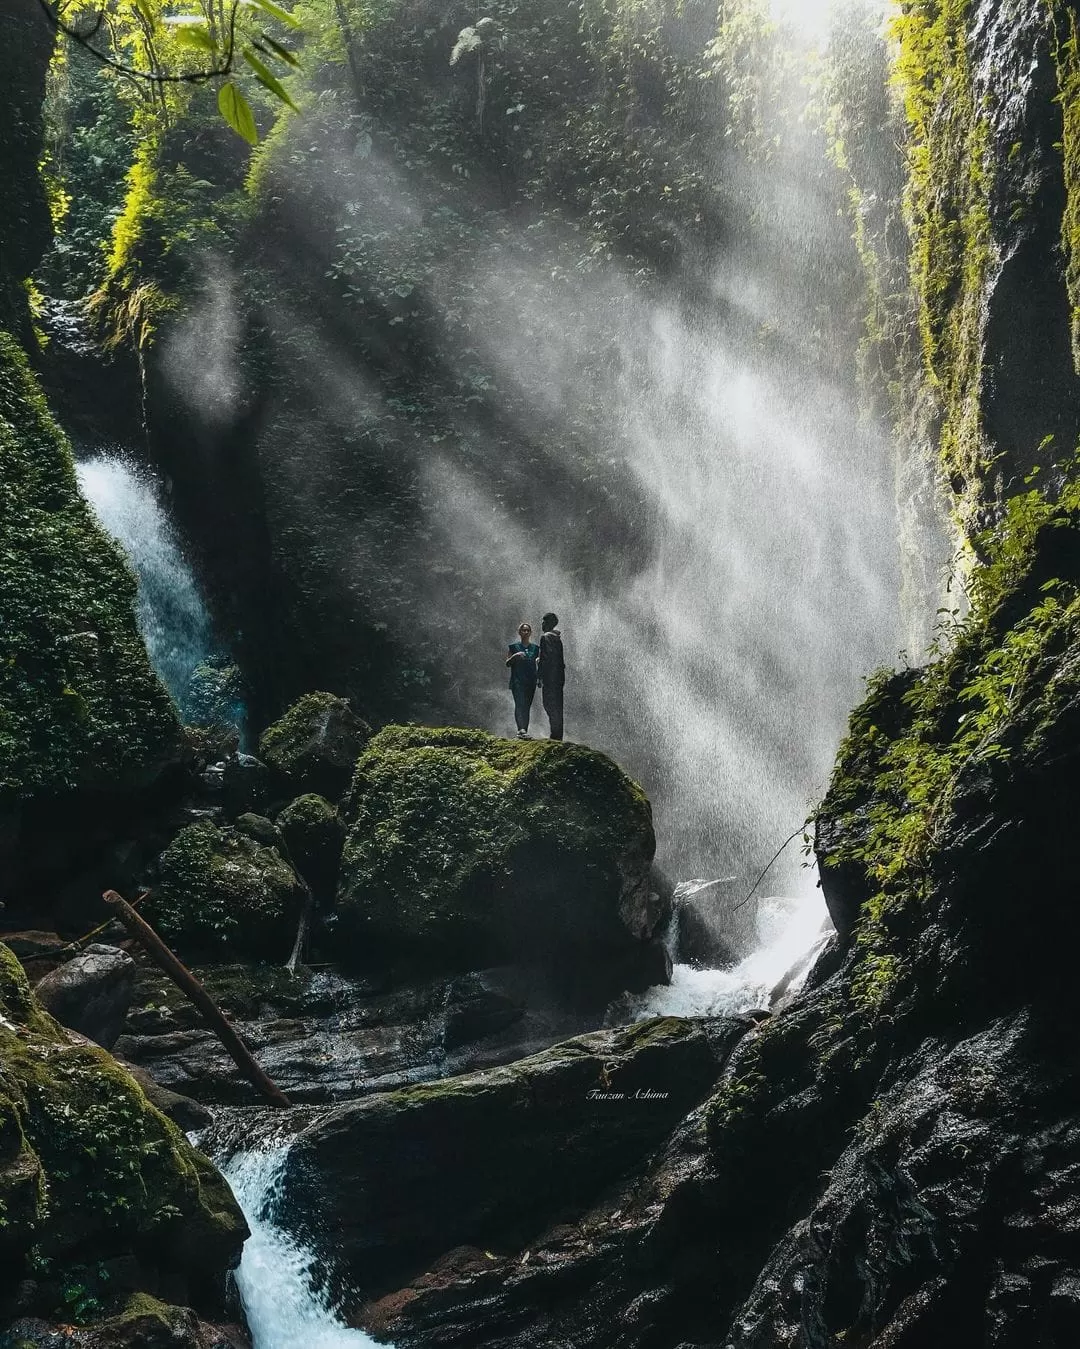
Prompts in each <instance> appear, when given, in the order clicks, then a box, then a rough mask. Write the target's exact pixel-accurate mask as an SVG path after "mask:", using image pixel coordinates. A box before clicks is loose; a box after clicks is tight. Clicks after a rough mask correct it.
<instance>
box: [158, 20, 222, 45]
mask: <svg viewBox="0 0 1080 1349" xmlns="http://www.w3.org/2000/svg"><path fill="white" fill-rule="evenodd" d="M164 22H165V23H167V24H168V25H169V30H170V32H171V33H172V35H173V37H174V38H175V39H176V41H177V42H178V43H179V44H180V46H181V47H193V48H194V49H195V50H196V51H202V52H216V51H217V43H216V42H215V41H214V38H213V35H212V34H211V32H210V29H209V28H208V27H207V26H206V23H205V21H204V20H202V19H200V18H199V17H198V16H197V15H195V14H169V15H166V17H165V19H164Z"/></svg>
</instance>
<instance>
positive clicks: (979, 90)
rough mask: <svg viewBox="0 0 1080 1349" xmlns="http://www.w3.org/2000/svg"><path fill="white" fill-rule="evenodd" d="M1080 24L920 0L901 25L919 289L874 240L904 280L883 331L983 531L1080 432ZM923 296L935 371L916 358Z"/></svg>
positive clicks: (1045, 8)
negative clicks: (1079, 340)
mask: <svg viewBox="0 0 1080 1349" xmlns="http://www.w3.org/2000/svg"><path fill="white" fill-rule="evenodd" d="M999 10H1000V12H998V11H999ZM1075 25H1076V19H1075V15H1074V13H1073V11H1072V8H1071V6H1070V5H1069V4H1067V3H1065V2H1064V0H1017V2H1016V3H1012V4H1010V5H1008V6H1007V7H999V6H994V5H990V4H986V3H975V0H942V2H940V3H939V0H907V3H905V4H904V5H903V6H902V7H901V12H900V13H899V14H898V15H897V16H896V17H895V18H894V19H893V20H892V24H891V41H892V44H893V70H892V82H893V86H894V89H895V90H896V92H897V95H898V97H899V100H900V103H901V108H902V110H901V119H900V120H901V122H902V127H901V129H900V131H901V134H902V135H903V137H904V140H905V142H906V143H905V145H904V151H905V158H906V166H907V169H906V182H905V184H904V186H903V189H902V194H901V195H902V201H903V212H904V216H905V219H906V223H907V227H908V232H909V242H908V247H907V253H908V259H909V276H910V297H908V296H903V295H902V294H899V293H898V292H897V289H896V276H895V272H894V271H890V263H889V257H890V254H892V255H893V256H895V255H896V253H897V248H896V243H895V240H893V241H891V242H890V240H889V239H888V238H887V237H885V235H884V234H882V235H881V236H880V237H879V238H877V239H876V240H874V239H870V240H867V248H866V251H865V256H866V257H867V259H868V261H869V262H870V273H871V277H872V278H873V280H874V284H875V285H877V286H879V287H880V286H882V285H884V286H886V287H889V288H891V292H892V293H891V295H889V296H888V298H886V299H885V300H884V301H883V302H879V303H878V304H877V309H876V318H875V326H874V331H873V332H872V334H871V337H872V339H873V341H874V342H875V343H876V344H877V346H878V349H879V351H881V352H885V351H889V352H890V353H891V354H890V355H889V356H886V357H885V360H886V363H888V362H889V361H892V363H893V379H894V381H895V382H894V387H893V407H894V412H895V414H896V416H897V417H898V419H900V420H901V421H902V422H909V421H910V417H911V410H912V408H913V407H914V406H917V405H920V404H921V403H922V402H923V400H924V396H925V395H928V396H929V399H930V402H931V405H932V413H931V416H930V418H929V419H928V421H929V423H930V426H929V436H930V439H931V440H932V441H933V442H934V444H935V445H936V447H937V449H938V452H939V464H940V467H941V469H942V472H943V476H944V477H945V478H946V479H947V480H948V482H949V484H950V485H951V487H952V490H953V493H954V494H955V499H956V510H957V516H958V519H959V522H960V524H961V526H962V527H963V528H964V529H965V530H967V531H968V532H977V531H978V530H979V529H980V528H981V527H982V526H983V525H984V524H985V522H986V520H987V519H988V518H989V517H988V515H987V513H986V509H985V508H986V507H988V506H989V507H991V508H993V507H995V506H996V505H998V504H1000V502H1001V501H1002V500H1003V499H1005V498H1006V497H1007V496H1008V495H1010V494H1011V493H1012V492H1015V491H1016V490H1018V488H1019V487H1020V485H1021V479H1022V478H1023V477H1024V476H1025V475H1026V474H1027V473H1028V472H1029V471H1030V470H1031V468H1032V467H1033V466H1035V465H1036V464H1041V465H1044V466H1045V465H1049V464H1051V463H1054V462H1055V461H1059V460H1061V459H1062V458H1067V457H1068V456H1069V455H1070V454H1071V453H1072V450H1073V449H1074V447H1075V445H1076V442H1077V438H1078V436H1080V380H1078V378H1077V371H1078V367H1077V344H1076V341H1075V333H1076V330H1077V320H1076V314H1077V312H1078V311H1077V298H1078V294H1080V291H1078V286H1077V275H1078V273H1077V263H1076V257H1077V241H1078V236H1077V229H1076V220H1077V214H1078V210H1080V205H1078V203H1080V198H1078V195H1077V194H1078V192H1080V172H1078V169H1077V150H1078V144H1077V129H1076V98H1075V94H1076V81H1077V56H1076V36H1075ZM848 129H849V130H851V128H850V126H849V128H848ZM856 130H857V129H856ZM860 174H861V175H862V176H863V178H864V183H865V186H866V187H867V188H868V189H869V199H870V200H874V189H876V188H877V187H879V184H877V183H871V182H869V181H868V170H867V167H866V165H863V167H862V169H861V170H860V169H858V168H856V171H855V177H856V180H858V179H859V177H860ZM876 208H877V204H875V209H876ZM871 290H872V292H873V291H874V285H872V287H871ZM909 298H910V300H912V301H913V308H914V318H915V322H916V325H917V329H918V342H919V355H920V358H921V359H920V365H921V370H920V369H919V368H918V367H916V366H915V365H914V364H913V363H912V362H911V361H910V360H908V359H907V357H906V355H905V353H906V351H907V328H908V324H909V321H910V318H911V316H912V307H911V305H909V303H908V300H909ZM1070 332H1071V333H1072V336H1071V335H1070Z"/></svg>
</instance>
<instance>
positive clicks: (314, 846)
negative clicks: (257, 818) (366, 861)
mask: <svg viewBox="0 0 1080 1349" xmlns="http://www.w3.org/2000/svg"><path fill="white" fill-rule="evenodd" d="M277 827H278V828H279V829H280V830H281V833H282V834H283V835H284V838H285V846H286V847H287V848H288V850H289V857H290V859H291V861H292V864H293V866H295V867H296V869H297V870H298V871H299V872H300V874H301V876H303V878H304V880H306V881H307V883H308V885H310V886H311V890H312V893H313V894H314V895H315V897H316V899H317V900H319V901H320V902H325V903H330V902H332V901H333V898H334V894H335V892H336V890H337V882H338V872H339V870H340V867H341V850H342V847H343V846H344V843H345V826H344V824H343V823H342V821H341V817H340V816H339V814H338V812H337V809H336V808H335V807H334V806H332V805H331V804H330V802H329V801H327V799H326V798H325V797H324V796H315V795H314V794H313V793H310V792H309V793H308V794H307V795H306V796H298V797H297V798H296V800H295V801H290V802H289V804H288V805H287V806H286V807H285V809H284V810H283V811H282V812H281V813H280V814H279V815H278V817H277Z"/></svg>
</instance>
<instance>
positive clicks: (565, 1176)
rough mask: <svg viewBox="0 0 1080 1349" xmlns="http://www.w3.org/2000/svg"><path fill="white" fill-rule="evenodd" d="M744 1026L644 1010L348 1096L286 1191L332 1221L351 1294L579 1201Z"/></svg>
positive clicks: (303, 1216) (314, 1223)
mask: <svg viewBox="0 0 1080 1349" xmlns="http://www.w3.org/2000/svg"><path fill="white" fill-rule="evenodd" d="M745 1030H746V1025H745V1024H744V1023H742V1022H725V1023H717V1026H716V1027H714V1028H708V1027H707V1026H706V1025H705V1024H704V1023H701V1022H695V1021H684V1020H679V1019H676V1018H666V1019H659V1020H653V1021H645V1022H641V1023H639V1024H638V1025H636V1026H630V1027H623V1028H621V1029H618V1030H609V1031H600V1032H597V1033H595V1034H592V1035H585V1036H580V1037H578V1038H577V1039H574V1040H569V1041H566V1042H565V1043H563V1044H560V1045H556V1046H555V1047H554V1048H552V1049H549V1050H546V1051H544V1052H543V1053H541V1054H538V1055H535V1056H534V1057H532V1058H527V1059H522V1060H519V1061H518V1062H516V1063H513V1064H509V1065H507V1066H505V1067H500V1068H493V1069H488V1070H487V1071H484V1072H479V1073H472V1074H467V1075H465V1076H463V1077H457V1078H449V1079H445V1080H443V1081H438V1082H432V1083H426V1084H422V1085H417V1086H412V1087H406V1088H404V1089H403V1090H401V1091H395V1092H389V1093H387V1094H385V1095H381V1096H372V1097H368V1098H367V1099H366V1100H362V1101H358V1102H354V1103H352V1104H350V1105H347V1106H344V1107H341V1108H339V1109H337V1110H335V1111H333V1112H332V1113H330V1114H328V1115H326V1116H325V1117H324V1118H322V1119H319V1120H318V1121H316V1122H315V1123H313V1124H311V1125H310V1126H309V1127H308V1128H306V1129H304V1130H302V1131H301V1133H300V1134H299V1135H298V1136H297V1138H296V1141H295V1142H294V1144H293V1147H292V1149H291V1151H290V1154H289V1163H288V1168H287V1171H286V1175H285V1190H284V1196H283V1202H284V1204H285V1205H286V1206H287V1208H288V1210H289V1211H290V1213H291V1214H293V1215H294V1218H295V1221H296V1222H297V1223H298V1225H299V1227H300V1229H301V1230H303V1231H305V1232H307V1233H308V1234H309V1235H310V1236H311V1237H312V1238H313V1239H316V1238H318V1237H319V1236H320V1235H323V1234H325V1235H326V1236H329V1234H332V1238H331V1240H332V1247H333V1250H334V1252H335V1255H336V1256H337V1257H338V1259H339V1261H340V1264H339V1267H338V1269H337V1270H336V1273H337V1274H338V1275H339V1276H340V1278H341V1285H342V1289H343V1290H347V1291H345V1293H344V1296H345V1299H346V1302H347V1303H348V1304H349V1305H356V1304H355V1302H354V1301H353V1300H355V1299H357V1298H361V1299H362V1298H363V1297H365V1296H372V1295H374V1296H378V1295H380V1294H381V1293H385V1292H387V1291H389V1290H390V1289H391V1288H394V1287H397V1286H400V1284H401V1283H402V1282H404V1281H405V1279H407V1278H409V1277H411V1276H412V1275H413V1274H415V1273H417V1272H419V1270H421V1269H422V1268H424V1267H425V1264H426V1263H428V1262H430V1261H431V1260H433V1259H434V1258H436V1257H438V1256H440V1255H442V1254H443V1253H444V1252H446V1251H449V1250H451V1249H452V1248H454V1247H457V1246H461V1245H473V1246H479V1247H480V1248H481V1249H484V1250H490V1249H493V1248H498V1247H499V1246H500V1245H505V1244H507V1243H510V1244H513V1243H515V1242H521V1241H524V1240H526V1239H528V1238H529V1237H531V1236H533V1235H534V1234H535V1233H537V1232H539V1231H540V1230H542V1229H543V1227H544V1225H545V1224H546V1223H547V1222H549V1221H551V1220H552V1219H553V1218H554V1217H555V1216H556V1215H563V1214H568V1215H573V1214H574V1213H576V1212H580V1211H582V1210H583V1209H584V1208H585V1207H586V1206H587V1205H588V1203H589V1202H590V1201H591V1200H592V1198H593V1197H594V1196H595V1195H597V1194H598V1193H599V1192H600V1190H601V1189H602V1188H603V1187H605V1186H606V1185H608V1184H610V1183H611V1182H612V1181H613V1180H615V1179H616V1178H617V1177H618V1176H619V1175H621V1174H623V1173H624V1172H626V1171H627V1170H628V1169H629V1168H630V1167H632V1166H633V1165H634V1164H635V1163H638V1162H640V1161H641V1160H643V1159H644V1158H645V1157H646V1156H648V1154H649V1153H650V1152H651V1151H652V1150H653V1149H654V1148H656V1147H657V1146H659V1145H660V1144H661V1143H662V1142H663V1140H664V1139H665V1138H666V1137H667V1136H668V1134H670V1133H671V1131H672V1130H673V1129H674V1128H675V1126H676V1125H677V1123H678V1122H679V1120H681V1119H682V1118H683V1116H684V1115H685V1114H686V1113H687V1112H688V1111H689V1110H691V1109H692V1108H693V1107H694V1106H696V1105H697V1104H698V1103H699V1102H700V1101H701V1100H702V1099H703V1098H704V1097H705V1096H706V1094H707V1093H708V1091H709V1089H710V1087H711V1086H712V1084H713V1083H714V1082H715V1080H716V1078H717V1075H718V1073H719V1071H720V1066H721V1065H722V1063H723V1061H724V1059H725V1058H726V1056H727V1054H729V1053H730V1050H731V1048H732V1047H733V1045H734V1044H735V1043H736V1042H737V1041H738V1039H739V1038H740V1037H741V1036H742V1034H744V1033H745Z"/></svg>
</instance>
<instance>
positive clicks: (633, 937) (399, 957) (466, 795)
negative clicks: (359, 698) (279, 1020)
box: [338, 726, 665, 991]
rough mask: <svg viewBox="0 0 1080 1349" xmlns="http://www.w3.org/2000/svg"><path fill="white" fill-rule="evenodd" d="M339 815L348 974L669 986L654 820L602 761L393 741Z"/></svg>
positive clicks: (433, 736) (498, 743)
mask: <svg viewBox="0 0 1080 1349" xmlns="http://www.w3.org/2000/svg"><path fill="white" fill-rule="evenodd" d="M344 813H345V816H346V821H347V823H348V826H349V833H348V837H347V839H346V843H345V852H344V855H343V857H342V867H341V880H340V883H339V887H338V901H339V909H340V921H341V924H342V926H343V927H344V928H345V930H346V931H347V933H348V934H349V937H350V951H351V954H352V955H353V956H354V957H355V958H356V959H357V960H361V961H375V962H396V961H405V962H416V963H420V964H425V965H429V966H435V967H438V968H443V969H447V968H462V969H481V968H484V967H486V966H490V965H498V964H517V963H526V964H528V963H540V964H545V965H548V966H550V967H551V968H553V969H564V970H567V971H570V970H574V969H581V968H582V967H587V968H588V969H589V970H590V971H591V974H592V977H593V978H594V981H595V985H596V987H597V989H598V990H599V989H601V988H614V989H615V991H619V989H620V988H629V987H634V986H635V985H636V986H638V987H646V986H648V984H650V983H656V982H659V981H661V980H662V979H663V978H664V977H665V972H664V970H663V969H662V968H661V967H660V965H659V964H658V961H657V956H656V951H655V949H654V947H653V945H652V938H653V935H654V932H655V930H656V928H657V926H658V924H659V922H660V920H661V919H662V917H663V916H664V914H663V905H662V903H661V902H660V900H659V899H658V898H657V896H656V895H655V894H654V893H653V891H652V888H651V884H650V865H651V862H652V859H653V854H654V851H655V846H656V844H655V838H654V835H653V827H652V812H651V809H650V807H649V802H648V800H647V799H646V797H645V794H644V793H643V792H642V790H641V788H640V787H639V786H637V784H636V783H634V782H632V781H631V780H630V779H629V778H628V777H627V776H626V775H625V774H624V773H623V772H622V771H621V770H620V769H619V768H618V766H617V765H616V764H614V763H613V762H612V761H611V760H610V759H608V758H606V757H605V756H604V755H603V754H599V753H597V752H596V751H595V750H591V749H587V748H586V747H585V746H583V745H570V744H562V743H556V742H553V741H517V740H501V739H499V738H497V737H495V736H492V735H488V734H486V733H485V732H483V731H473V730H459V729H452V728H449V729H448V728H443V729H431V728H424V727H402V726H393V727H388V728H387V729H386V730H383V731H381V732H380V733H379V734H378V735H377V736H376V737H375V739H374V740H372V742H371V744H370V745H369V746H368V749H367V751H366V752H365V753H364V754H363V756H362V757H361V758H360V760H359V762H358V764H357V767H356V776H355V778H354V781H353V787H352V791H351V792H350V795H349V798H348V801H347V802H346V806H345V812H344Z"/></svg>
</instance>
